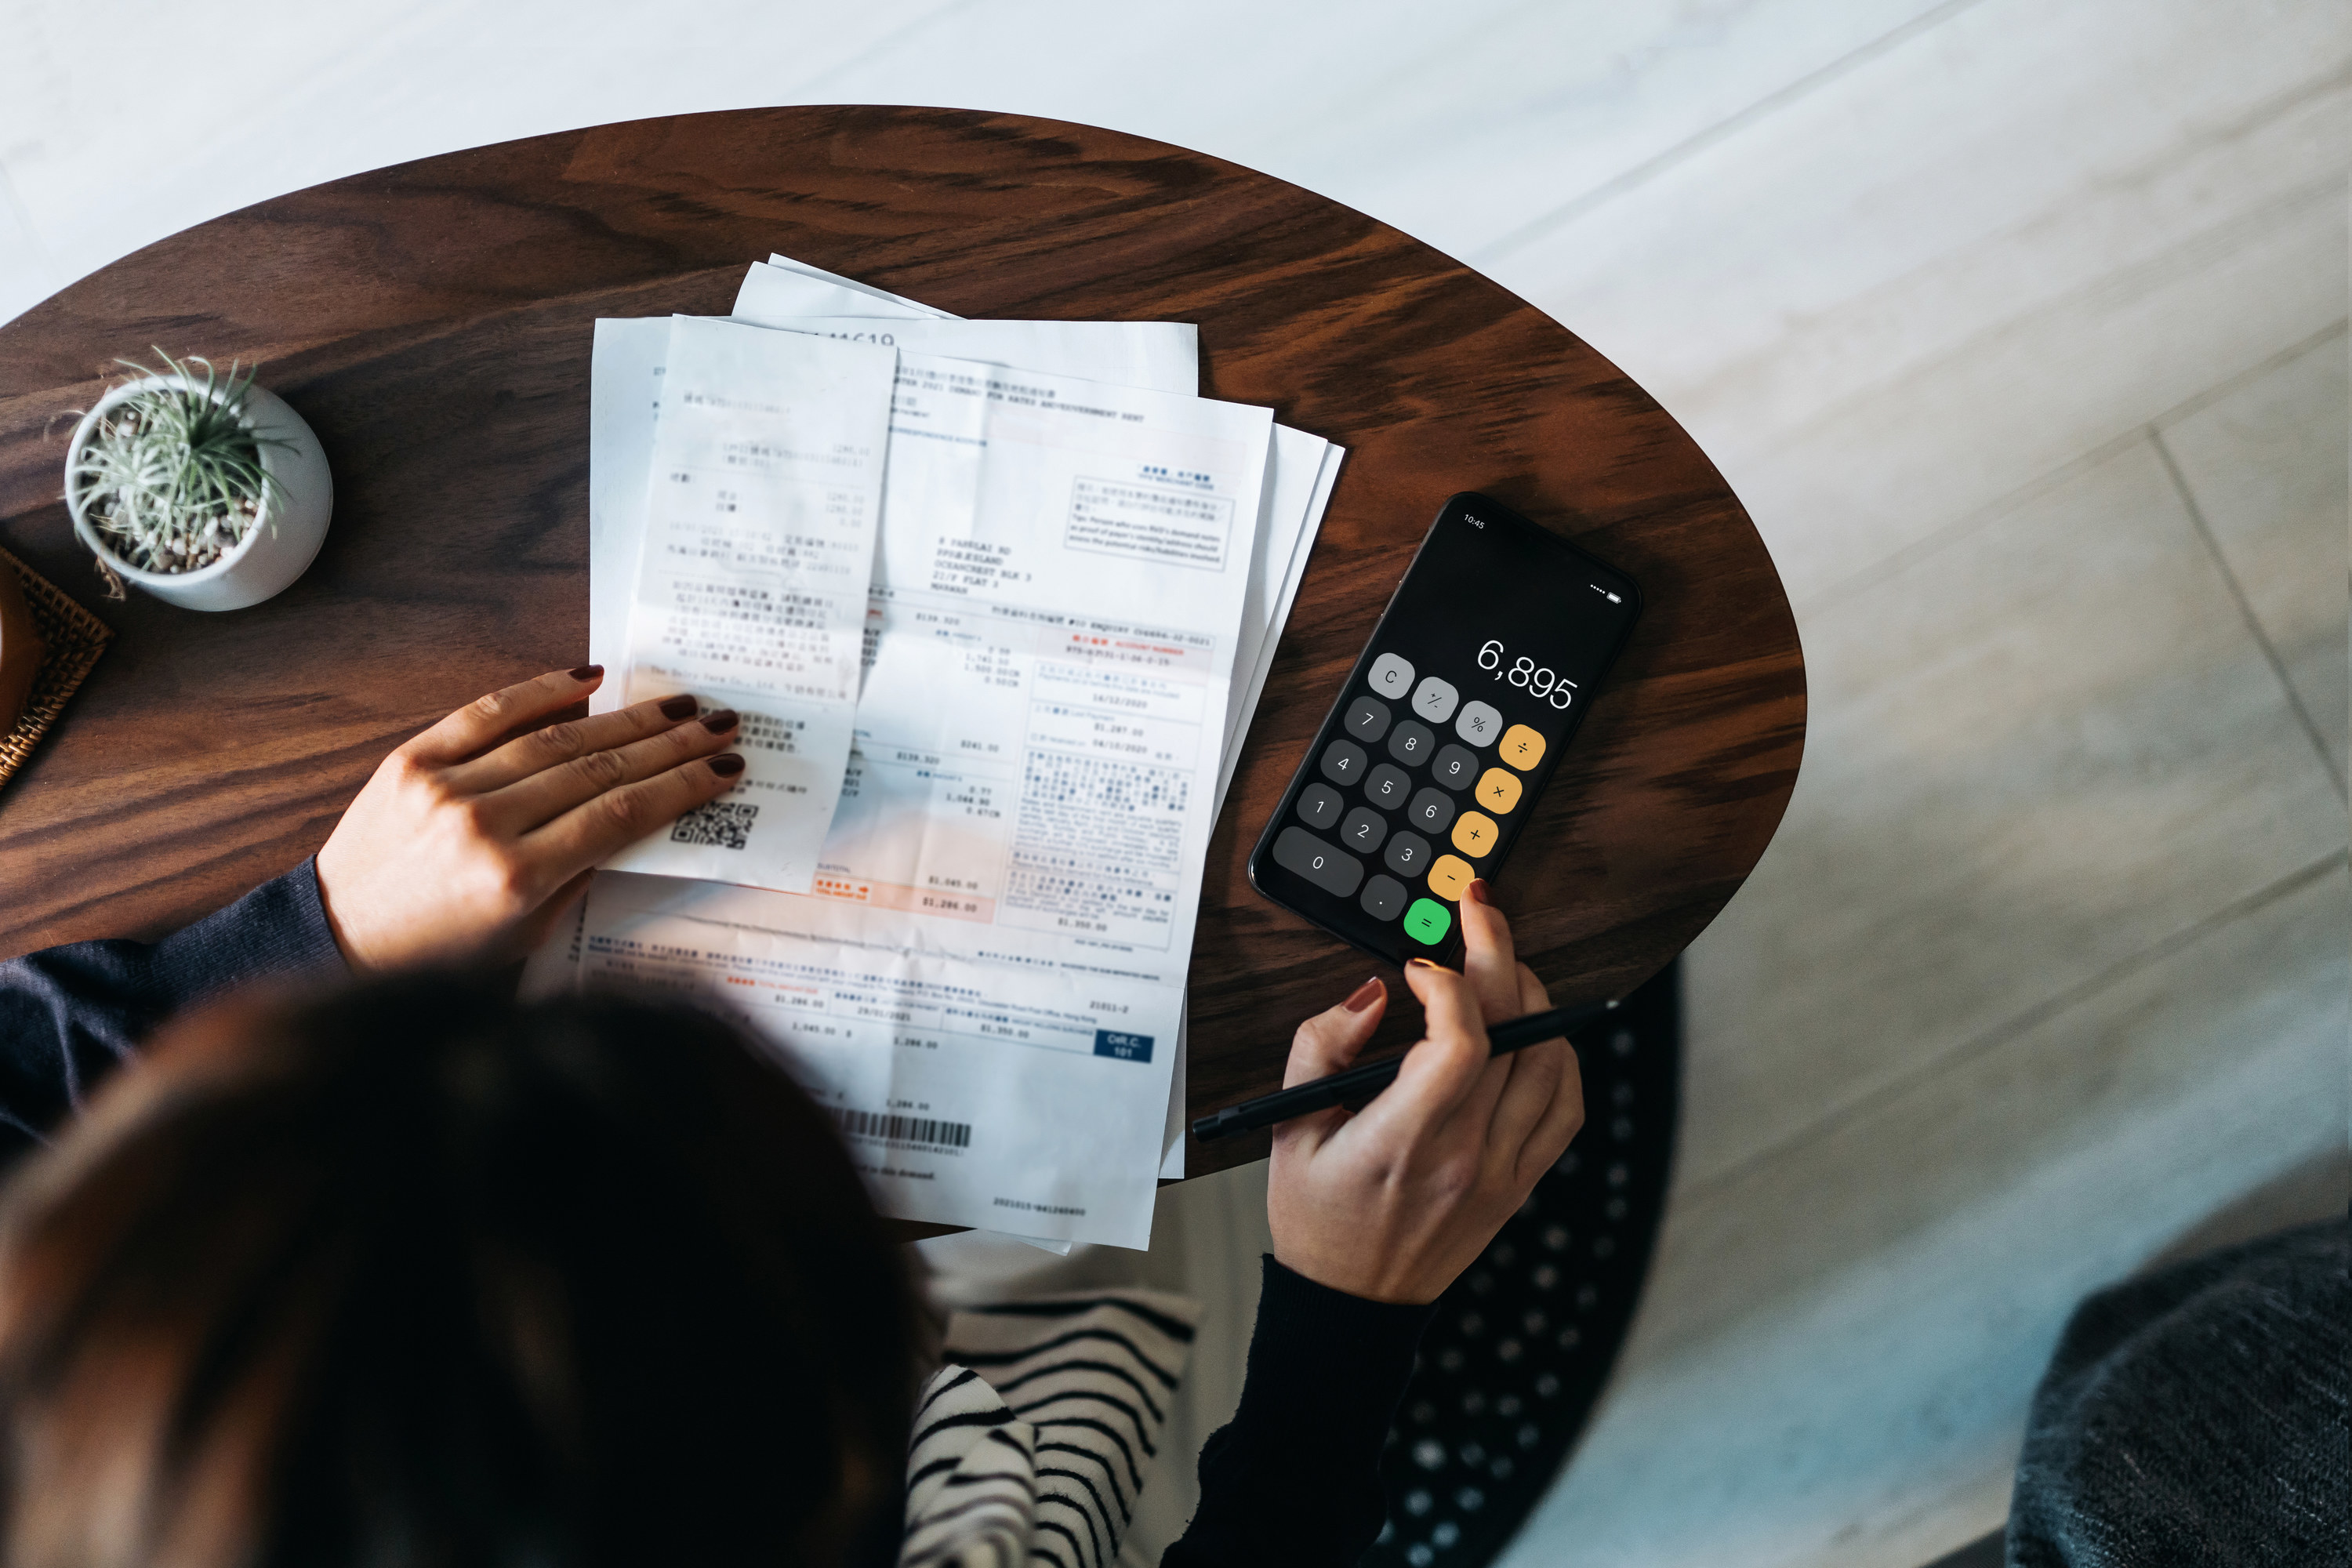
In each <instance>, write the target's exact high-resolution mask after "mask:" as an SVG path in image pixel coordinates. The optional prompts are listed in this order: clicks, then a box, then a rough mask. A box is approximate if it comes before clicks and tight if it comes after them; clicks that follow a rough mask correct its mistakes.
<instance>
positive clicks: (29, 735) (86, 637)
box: [0, 550, 114, 784]
mask: <svg viewBox="0 0 2352 1568" xmlns="http://www.w3.org/2000/svg"><path fill="white" fill-rule="evenodd" d="M0 571H6V572H14V573H16V575H17V577H18V579H19V580H21V581H22V582H23V583H24V584H25V600H26V603H27V604H28V605H31V606H32V610H33V622H34V624H35V625H36V626H39V627H40V628H41V640H42V641H44V642H46V643H47V644H48V647H49V651H48V652H47V654H46V655H45V656H43V658H42V659H41V668H40V669H39V671H38V672H37V674H35V675H34V677H33V695H32V698H31V700H29V701H27V702H26V705H25V714H24V717H23V718H21V719H19V720H17V721H16V727H15V728H14V729H11V730H9V731H6V732H5V733H0V784H6V783H7V782H8V780H9V779H10V778H12V777H14V776H15V775H16V770H17V769H19V768H21V767H23V766H24V765H25V763H26V760H27V759H29V758H30V757H31V756H32V754H33V748H34V747H35V746H37V745H38V744H39V743H40V740H41V737H42V736H43V735H46V734H47V733H48V732H49V726H50V725H52V724H54V723H56V722H57V721H58V714H60V713H62V712H64V711H65V707H66V700H67V699H68V698H70V697H72V696H73V694H74V691H75V689H77V688H79V686H80V685H81V683H82V681H83V680H84V679H87V678H88V676H89V672H90V670H91V668H93V667H95V666H96V665H97V663H98V656H99V655H100V654H101V653H104V652H105V651H106V645H107V643H108V642H109V641H110V639H111V638H112V637H113V636H114V634H113V633H112V632H111V631H110V630H108V629H107V627H106V626H105V624H104V623H103V622H101V621H100V619H99V618H98V617H97V616H93V615H91V614H90V613H89V611H88V610H85V609H83V608H82V607H81V606H80V605H77V604H75V603H74V602H73V601H72V600H71V599H68V598H67V597H66V595H65V594H64V592H63V591H62V590H60V589H59V588H58V586H57V584H54V583H51V582H50V581H49V580H48V579H47V578H46V577H44V576H42V575H41V574H39V573H37V572H36V571H34V570H33V569H32V568H31V567H29V566H27V565H26V564H25V563H23V562H21V561H19V560H17V559H16V557H15V556H13V555H11V554H9V553H8V552H6V551H5V550H0Z"/></svg>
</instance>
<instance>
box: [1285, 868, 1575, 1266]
mask: <svg viewBox="0 0 2352 1568" xmlns="http://www.w3.org/2000/svg"><path fill="white" fill-rule="evenodd" d="M1459 908H1460V910H1461V917H1462V940H1463V945H1464V949H1465V952H1464V958H1463V971H1464V973H1460V974H1456V973H1454V972H1453V971H1452V970H1450V969H1443V968H1440V967H1439V966H1438V965H1436V964H1433V963H1424V962H1422V961H1420V960H1415V961H1414V962H1413V963H1412V964H1410V965H1408V966H1407V967H1406V969H1405V976H1404V977H1405V984H1407V985H1410V986H1411V987H1412V991H1413V994H1414V995H1415V996H1417V997H1419V998H1420V1000H1421V1004H1422V1007H1423V1012H1424V1014H1425V1015H1426V1018H1427V1026H1428V1037H1427V1038H1425V1039H1423V1041H1422V1042H1421V1043H1420V1044H1419V1045H1417V1046H1415V1047H1412V1050H1411V1051H1410V1052H1408V1053H1406V1056H1405V1058H1404V1065H1403V1066H1402V1067H1401V1068H1399V1069H1398V1071H1397V1078H1396V1082H1395V1083H1393V1084H1391V1086H1390V1087H1389V1088H1388V1089H1384V1090H1382V1091H1381V1094H1380V1095H1379V1096H1378V1097H1376V1098H1375V1099H1374V1100H1372V1101H1371V1103H1370V1104H1369V1105H1367V1106H1365V1107H1364V1108H1363V1109H1362V1110H1359V1111H1353V1112H1350V1111H1347V1110H1325V1111H1318V1112H1317V1113H1316V1114H1315V1115H1312V1116H1302V1117H1298V1118H1297V1119H1296V1120H1294V1121H1286V1122H1284V1123H1282V1125H1280V1126H1279V1127H1277V1128H1276V1130H1275V1134H1274V1165H1273V1170H1272V1172H1271V1173H1270V1174H1269V1176H1268V1179H1267V1186H1266V1217H1267V1219H1268V1220H1269V1221H1270V1222H1271V1223H1272V1226H1273V1229H1274V1256H1275V1258H1276V1260H1277V1261H1278V1262H1280V1263H1281V1264H1282V1265H1283V1266H1284V1267H1285V1268H1289V1269H1291V1270H1292V1271H1293V1272H1295V1273H1298V1274H1303V1275H1305V1276H1306V1277H1307V1279H1312V1280H1314V1281H1315V1282H1316V1283H1318V1284H1319V1285H1328V1286H1329V1287H1330V1288H1331V1289H1335V1290H1344V1291H1346V1292H1347V1293H1348V1294H1349V1295H1350V1296H1362V1297H1365V1298H1367V1299H1369V1300H1374V1301H1409V1302H1424V1301H1433V1300H1437V1298H1438V1296H1439V1295H1440V1294H1441V1293H1442V1292H1443V1291H1444V1289H1445V1288H1446V1287H1447V1286H1448V1285H1451V1284H1452V1283H1454V1278H1455V1276H1457V1275H1459V1274H1460V1273H1461V1272H1462V1270H1463V1269H1465V1268H1468V1267H1469V1266H1470V1263H1471V1260H1472V1259H1473V1258H1476V1257H1477V1256H1478V1255H1479V1254H1480V1253H1481V1252H1484V1251H1485V1250H1486V1244H1487V1243H1488V1242H1490V1241H1492V1240H1494V1238H1495V1233H1496V1231H1498V1230H1500V1229H1502V1228H1503V1222H1504V1221H1505V1220H1507V1219H1508V1218H1510V1217H1511V1215H1513V1214H1515V1213H1517V1210H1518V1207H1519V1205H1521V1204H1523V1203H1525V1202H1526V1201H1527V1197H1528V1194H1529V1193H1530V1192H1532V1191H1534V1190H1535V1184H1536V1182H1537V1180H1538V1178H1539V1177H1541V1176H1542V1174H1543V1173H1544V1172H1545V1171H1547V1170H1549V1169H1550V1167H1551V1165H1552V1163H1553V1162H1554V1161H1556V1160H1558V1159H1559V1157H1560V1155H1561V1154H1562V1153H1564V1152H1567V1149H1568V1143H1569V1140H1570V1139H1571V1138H1573V1137H1575V1136H1576V1131H1577V1129H1578V1128H1580V1127H1581V1126H1582V1125H1583V1124H1584V1090H1583V1082H1582V1079H1580V1076H1579V1074H1578V1071H1577V1063H1576V1051H1575V1049H1574V1048H1573V1047H1570V1045H1569V1043H1568V1042H1567V1041H1566V1040H1564V1039H1561V1040H1548V1041H1546V1042H1544V1043H1543V1044H1542V1045H1538V1046H1530V1047H1528V1048H1527V1049H1525V1050H1522V1051H1517V1052H1514V1053H1512V1054H1510V1055H1507V1056H1501V1057H1496V1056H1490V1055H1489V1054H1488V1052H1487V1047H1486V1026H1487V1025H1488V1024H1495V1023H1501V1022H1503V1021H1504V1020H1505V1019H1508V1018H1517V1017H1524V1016H1527V1015H1528V1014H1529V1013H1538V1012H1541V1011H1542V1010H1543V1009H1544V1008H1546V1007H1548V1006H1549V1005H1551V1004H1550V1001H1549V998H1548V997H1547V996H1546V995H1545V994H1544V988H1543V985H1542V983H1541V982H1539V981H1538V980H1537V979H1536V977H1535V975H1534V973H1532V972H1530V971H1529V970H1528V967H1527V965H1525V964H1523V963H1517V962H1516V961H1515V960H1514V958H1513V956H1512V952H1511V928H1510V924H1509V922H1508V921H1505V920H1504V919H1503V913H1502V911H1501V910H1497V909H1496V908H1495V907H1494V906H1493V905H1492V904H1491V903H1489V902H1488V901H1487V899H1486V884H1485V883H1484V882H1473V883H1472V884H1471V885H1470V887H1469V889H1468V890H1467V894H1466V896H1465V898H1464V899H1463V900H1462V903H1461V905H1460V906H1459ZM1387 1001H1388V992H1387V989H1386V988H1385V987H1384V986H1382V985H1381V983H1380V982H1379V981H1378V980H1367V981H1366V982H1364V984H1362V985H1361V986H1360V987H1359V988H1358V989H1357V991H1356V994H1354V995H1352V996H1350V997H1349V998H1348V1000H1347V1001H1345V1002H1343V1003H1341V1004H1340V1005H1339V1006H1337V1007H1334V1008H1332V1009H1331V1010H1330V1011H1329V1012H1328V1013H1320V1014H1318V1015H1317V1016H1314V1017H1312V1018H1309V1019H1308V1020H1307V1022H1306V1023H1304V1024H1302V1025H1300V1026H1299V1027H1298V1035H1297V1038H1296V1039H1295V1040H1294V1041H1293V1042H1292V1045H1291V1047H1290V1066H1289V1068H1288V1070H1287V1071H1286V1073H1285V1075H1284V1078H1283V1082H1284V1084H1285V1086H1288V1085H1290V1084H1295V1083H1298V1082H1300V1081H1302V1080H1304V1079H1313V1078H1321V1077H1323V1076H1325V1075H1326V1074H1329V1073H1335V1072H1338V1071H1339V1070H1340V1069H1341V1068H1345V1067H1348V1066H1349V1065H1350V1064H1351V1063H1353V1062H1354V1061H1355V1059H1356V1055H1357V1053H1358V1052H1360V1051H1361V1050H1362V1049H1363V1047H1364V1043H1365V1042H1366V1041H1368V1040H1370V1038H1371V1037H1372V1031H1373V1030H1374V1029H1375V1028H1376V1027H1378V1026H1379V1025H1380V1021H1381V1015H1382V1013H1383V1012H1384V1011H1385V1010H1386V1005H1387Z"/></svg>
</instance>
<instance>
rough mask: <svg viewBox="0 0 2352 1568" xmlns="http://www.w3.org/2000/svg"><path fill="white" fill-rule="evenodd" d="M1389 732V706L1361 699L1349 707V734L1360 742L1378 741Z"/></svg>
mask: <svg viewBox="0 0 2352 1568" xmlns="http://www.w3.org/2000/svg"><path fill="white" fill-rule="evenodd" d="M1388 732H1389V705H1388V704H1387V703H1385V702H1375V701H1373V700H1371V699H1370V698H1369V697H1359V698H1357V699H1356V700H1355V701H1353V702H1351V703H1349V705H1348V733H1349V734H1350V735H1353V736H1354V737H1356V739H1358V740H1359V741H1377V740H1379V739H1380V738H1381V736H1382V735H1385V734H1387V733H1388Z"/></svg>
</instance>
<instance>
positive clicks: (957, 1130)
mask: <svg viewBox="0 0 2352 1568" xmlns="http://www.w3.org/2000/svg"><path fill="white" fill-rule="evenodd" d="M829 1109H830V1110H832V1111H833V1119H834V1121H835V1122H836V1123H838V1124H839V1125H840V1128H841V1130H842V1131H844V1132H845V1133H847V1134H849V1136H851V1137H852V1138H879V1139H881V1140H883V1141H884V1142H888V1143H929V1144H931V1145H933V1146H935V1147H937V1148H940V1149H968V1148H970V1147H971V1122H969V1121H933V1120H932V1119H931V1118H930V1117H928V1116H886V1115H883V1114H881V1113H880V1112H878V1111H872V1110H850V1109H849V1108H847V1107H846V1106H840V1105H836V1106H833V1107H830V1108H829Z"/></svg>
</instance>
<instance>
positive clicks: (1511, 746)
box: [1503, 724, 1544, 809]
mask: <svg viewBox="0 0 2352 1568" xmlns="http://www.w3.org/2000/svg"><path fill="white" fill-rule="evenodd" d="M1543 753H1544V738H1543V737H1542V736H1541V735H1538V734H1537V733H1536V732H1535V731H1533V730H1530V729H1528V727H1527V726H1526V725H1525V724H1514V725H1512V726H1511V727H1510V728H1509V729H1507V730H1506V731H1503V761H1505V762H1507V763H1510V764H1511V766H1513V767H1515V768H1517V769H1518V770H1519V772H1521V773H1526V772H1527V771H1528V769H1529V768H1531V767H1534V766H1535V765H1536V764H1537V763H1539V762H1542V761H1543ZM1506 809H1507V808H1506Z"/></svg>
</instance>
